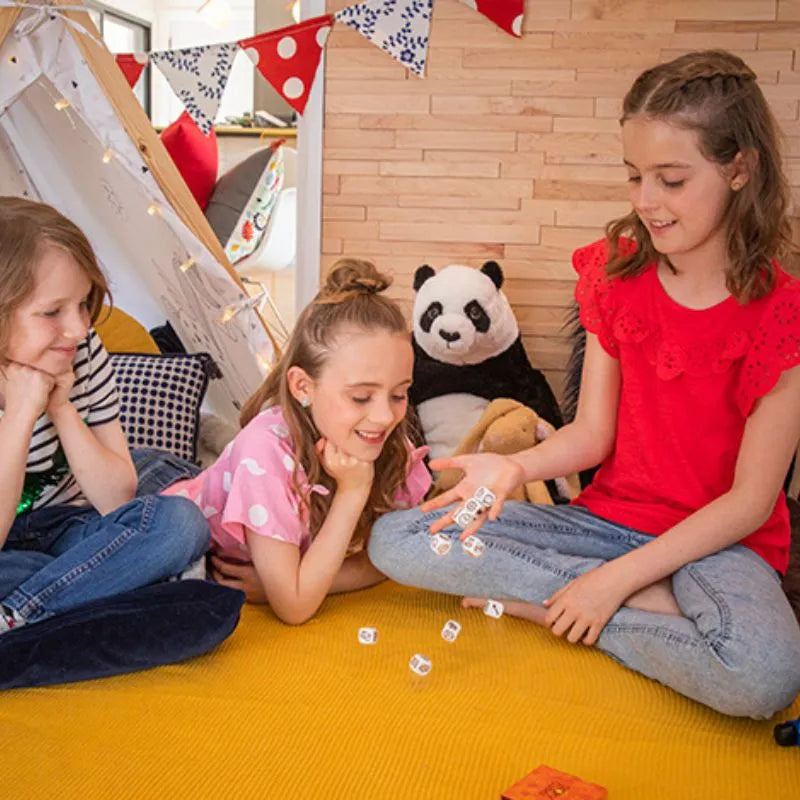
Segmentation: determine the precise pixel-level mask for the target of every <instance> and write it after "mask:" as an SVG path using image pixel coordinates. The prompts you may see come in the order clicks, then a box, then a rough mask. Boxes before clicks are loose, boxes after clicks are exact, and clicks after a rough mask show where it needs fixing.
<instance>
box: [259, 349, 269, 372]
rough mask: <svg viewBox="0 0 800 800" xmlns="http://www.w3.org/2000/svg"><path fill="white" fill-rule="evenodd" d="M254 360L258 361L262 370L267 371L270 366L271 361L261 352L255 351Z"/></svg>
mask: <svg viewBox="0 0 800 800" xmlns="http://www.w3.org/2000/svg"><path fill="white" fill-rule="evenodd" d="M256 361H257V362H258V366H259V367H261V369H262V370H263V371H264V372H269V371H270V369H271V368H272V362H271V361H270V360H269V359H268V358H267V357H266V356H264V355H262V354H261V353H256Z"/></svg>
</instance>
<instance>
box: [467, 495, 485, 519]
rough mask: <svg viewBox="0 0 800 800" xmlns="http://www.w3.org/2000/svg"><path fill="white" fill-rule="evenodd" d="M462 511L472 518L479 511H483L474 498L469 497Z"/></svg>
mask: <svg viewBox="0 0 800 800" xmlns="http://www.w3.org/2000/svg"><path fill="white" fill-rule="evenodd" d="M464 510H465V511H468V512H469V513H470V514H472V516H473V517H474V516H475V515H476V514H477V513H478V512H479V511H483V506H482V505H481V504H480V503H479V502H478V501H477V500H476V499H475V498H474V497H470V498H469V500H467V502H466V503H464Z"/></svg>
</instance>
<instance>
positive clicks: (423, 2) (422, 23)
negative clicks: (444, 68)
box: [335, 0, 433, 75]
mask: <svg viewBox="0 0 800 800" xmlns="http://www.w3.org/2000/svg"><path fill="white" fill-rule="evenodd" d="M432 8H433V0H366V2H364V3H359V4H358V5H355V6H348V7H347V8H343V9H342V10H341V11H338V12H337V13H336V14H335V17H336V21H337V22H343V23H344V24H345V25H348V26H349V27H351V28H354V29H355V30H357V31H358V32H359V33H360V34H361V35H362V36H364V37H365V38H366V39H369V41H370V42H372V43H373V44H374V45H377V46H378V47H380V48H381V50H383V51H385V52H386V53H388V54H389V55H390V56H392V58H395V59H397V60H398V61H399V62H400V63H401V64H403V65H404V66H406V67H408V68H409V69H410V70H413V71H414V72H416V73H417V75H423V74H424V73H425V61H426V59H427V57H428V35H429V32H430V27H431V10H432Z"/></svg>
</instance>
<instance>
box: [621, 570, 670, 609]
mask: <svg viewBox="0 0 800 800" xmlns="http://www.w3.org/2000/svg"><path fill="white" fill-rule="evenodd" d="M625 605H626V606H628V607H629V608H638V609H639V611H651V612H653V613H654V614H675V615H676V616H679V617H680V616H681V615H682V612H681V609H680V607H679V606H678V602H677V601H676V600H675V595H674V594H673V593H672V580H671V579H670V578H662V579H661V580H660V581H658V582H657V583H654V584H652V585H651V586H645V587H644V589H639V591H638V592H634V593H633V594H632V595H631V596H630V597H629V598H628V599H627V600H626V601H625Z"/></svg>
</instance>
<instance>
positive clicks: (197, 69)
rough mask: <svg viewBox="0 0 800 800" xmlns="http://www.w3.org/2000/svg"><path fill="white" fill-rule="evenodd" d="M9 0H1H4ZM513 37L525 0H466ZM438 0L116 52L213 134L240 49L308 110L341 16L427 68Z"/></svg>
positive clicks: (131, 73)
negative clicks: (160, 81) (235, 37)
mask: <svg viewBox="0 0 800 800" xmlns="http://www.w3.org/2000/svg"><path fill="white" fill-rule="evenodd" d="M3 1H4V0H0V4H1V3H2V2H3ZM461 2H462V3H464V4H465V5H468V6H469V7H470V8H473V9H475V10H476V11H478V12H479V13H480V14H483V15H484V16H485V17H487V18H488V19H490V20H491V21H492V22H494V23H495V24H496V25H497V26H498V27H499V28H501V29H502V30H504V31H506V32H507V33H509V34H511V35H512V36H516V37H518V38H519V37H521V36H522V21H523V15H524V11H525V0H461ZM432 12H433V0H364V1H363V2H361V3H357V4H355V5H352V6H347V7H346V8H343V9H341V10H340V11H337V12H336V13H335V14H324V15H322V16H319V17H314V18H313V19H308V20H304V21H302V22H299V23H298V24H296V25H289V26H287V27H285V28H279V29H277V30H274V31H267V32H265V33H259V34H256V35H255V36H250V37H248V38H246V39H240V40H239V41H237V42H226V43H224V44H214V45H204V46H199V47H186V48H183V49H180V50H163V51H159V52H154V53H120V54H118V55H116V56H115V58H116V61H117V64H118V65H119V68H120V69H121V70H122V72H123V74H124V75H125V78H126V79H127V81H128V83H129V84H130V85H131V87H134V86H135V85H136V82H137V81H138V80H139V77H140V76H141V74H142V71H143V70H144V68H145V67H146V66H147V63H148V56H149V58H150V59H152V61H153V63H155V64H156V65H157V66H158V67H159V69H160V70H161V72H162V73H163V74H164V77H165V78H166V79H167V81H168V83H169V84H170V86H171V87H172V89H173V90H174V92H175V94H177V95H178V97H179V98H180V99H181V101H182V102H183V104H184V106H185V107H186V111H187V112H188V113H189V115H190V116H191V117H192V119H193V120H194V121H195V122H196V123H197V126H198V127H199V128H200V130H201V131H203V133H205V134H208V133H209V131H210V130H211V128H212V127H213V124H214V119H215V117H216V115H217V111H218V110H219V106H220V103H221V102H222V94H223V92H224V90H225V86H226V84H227V82H228V77H229V76H230V71H231V68H232V66H233V61H234V58H235V57H236V54H237V53H238V52H239V49H242V50H244V51H245V53H246V54H247V56H248V57H249V58H250V60H251V61H252V62H253V64H254V65H255V66H256V68H257V69H258V71H259V72H260V73H261V75H262V76H263V77H264V78H265V79H266V80H267V81H268V82H269V84H270V85H271V86H272V87H273V88H274V89H275V90H276V91H277V92H278V93H279V94H280V95H281V96H282V97H283V98H284V100H286V102H287V103H289V105H290V106H291V107H292V108H293V109H294V110H295V111H297V113H298V114H302V113H303V112H304V110H305V107H306V103H307V102H308V96H309V93H310V92H311V87H312V86H313V84H314V80H315V78H316V74H317V72H318V71H319V64H320V60H321V58H322V50H323V48H324V47H325V44H326V42H327V39H328V34H329V33H330V31H331V28H332V26H333V25H334V23H335V22H342V23H344V24H345V25H347V26H348V27H350V28H353V29H354V30H356V31H358V32H359V33H360V34H361V35H362V36H363V37H364V38H365V39H367V40H368V41H369V42H371V43H372V44H374V45H376V46H377V47H380V48H381V50H383V51H384V52H386V53H388V54H389V55H390V56H391V57H392V58H394V59H396V60H397V61H399V62H400V63H401V64H403V66H405V67H407V68H408V69H410V70H412V71H413V72H415V73H416V74H417V75H424V73H425V65H426V61H427V57H428V37H429V33H430V25H431V16H432Z"/></svg>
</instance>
